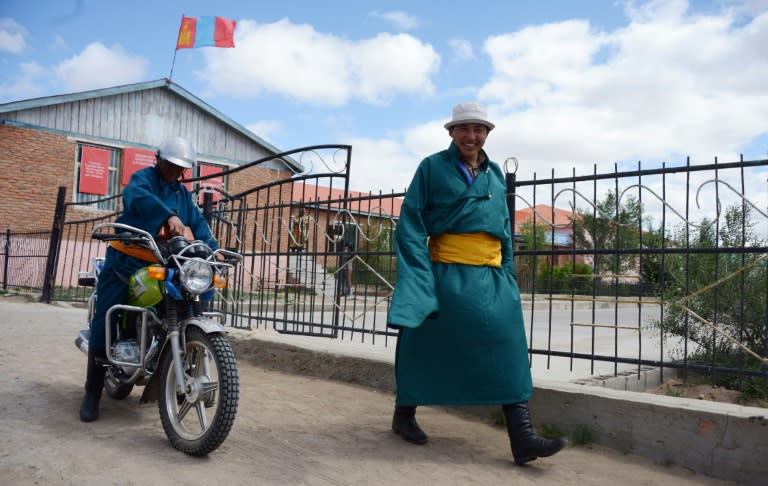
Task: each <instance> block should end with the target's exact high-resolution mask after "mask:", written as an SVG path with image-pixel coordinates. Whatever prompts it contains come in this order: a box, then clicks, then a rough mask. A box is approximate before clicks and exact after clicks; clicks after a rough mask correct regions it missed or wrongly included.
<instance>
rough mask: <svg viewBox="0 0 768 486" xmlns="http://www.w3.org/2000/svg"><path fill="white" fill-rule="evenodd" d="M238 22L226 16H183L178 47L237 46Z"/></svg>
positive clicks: (177, 42)
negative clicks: (236, 30) (236, 32)
mask: <svg viewBox="0 0 768 486" xmlns="http://www.w3.org/2000/svg"><path fill="white" fill-rule="evenodd" d="M236 26H237V22H236V21H234V20H229V19H225V18H224V17H186V16H182V17H181V27H179V39H178V41H176V49H177V50H178V49H191V48H194V47H206V46H210V47H235V27H236Z"/></svg>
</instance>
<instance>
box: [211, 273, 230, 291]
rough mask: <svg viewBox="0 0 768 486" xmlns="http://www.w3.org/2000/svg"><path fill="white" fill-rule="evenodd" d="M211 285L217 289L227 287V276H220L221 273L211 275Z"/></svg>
mask: <svg viewBox="0 0 768 486" xmlns="http://www.w3.org/2000/svg"><path fill="white" fill-rule="evenodd" d="M213 286H214V287H216V288H217V289H226V288H227V277H222V276H221V275H214V276H213Z"/></svg>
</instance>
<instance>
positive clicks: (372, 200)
mask: <svg viewBox="0 0 768 486" xmlns="http://www.w3.org/2000/svg"><path fill="white" fill-rule="evenodd" d="M347 198H348V199H350V201H349V204H348V206H347V207H348V208H349V210H350V211H352V212H359V213H364V214H369V213H371V214H382V215H389V216H393V217H399V216H400V207H401V206H402V205H403V198H401V197H391V196H388V195H387V194H381V195H378V194H373V193H370V192H359V191H349V193H348V194H347ZM291 199H292V200H293V201H303V202H305V203H311V202H314V201H320V202H322V203H323V204H324V205H328V204H329V202H330V204H329V205H330V206H332V207H339V206H340V204H339V202H334V201H340V200H342V199H344V189H343V188H338V189H337V188H332V187H325V186H316V185H314V184H305V183H303V182H296V183H295V184H294V185H293V194H292V197H291Z"/></svg>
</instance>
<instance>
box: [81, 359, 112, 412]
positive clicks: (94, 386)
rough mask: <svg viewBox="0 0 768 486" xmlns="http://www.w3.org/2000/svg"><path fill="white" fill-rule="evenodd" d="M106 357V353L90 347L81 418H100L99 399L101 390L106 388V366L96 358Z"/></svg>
mask: <svg viewBox="0 0 768 486" xmlns="http://www.w3.org/2000/svg"><path fill="white" fill-rule="evenodd" d="M97 357H100V358H106V356H104V353H99V352H97V351H94V349H93V348H88V368H87V371H86V378H85V396H84V397H83V403H82V404H81V405H80V420H82V421H83V422H93V421H94V420H96V419H98V418H99V401H100V400H101V391H102V390H103V389H104V373H105V372H106V368H104V367H103V366H101V364H98V363H97V362H96V358H97Z"/></svg>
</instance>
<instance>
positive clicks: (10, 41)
mask: <svg viewBox="0 0 768 486" xmlns="http://www.w3.org/2000/svg"><path fill="white" fill-rule="evenodd" d="M26 37H27V30H26V29H25V28H24V27H22V26H21V25H19V24H18V23H16V22H15V21H14V20H13V19H10V18H0V51H7V52H10V53H12V54H21V53H22V51H24V48H25V47H26V46H27V40H26Z"/></svg>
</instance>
